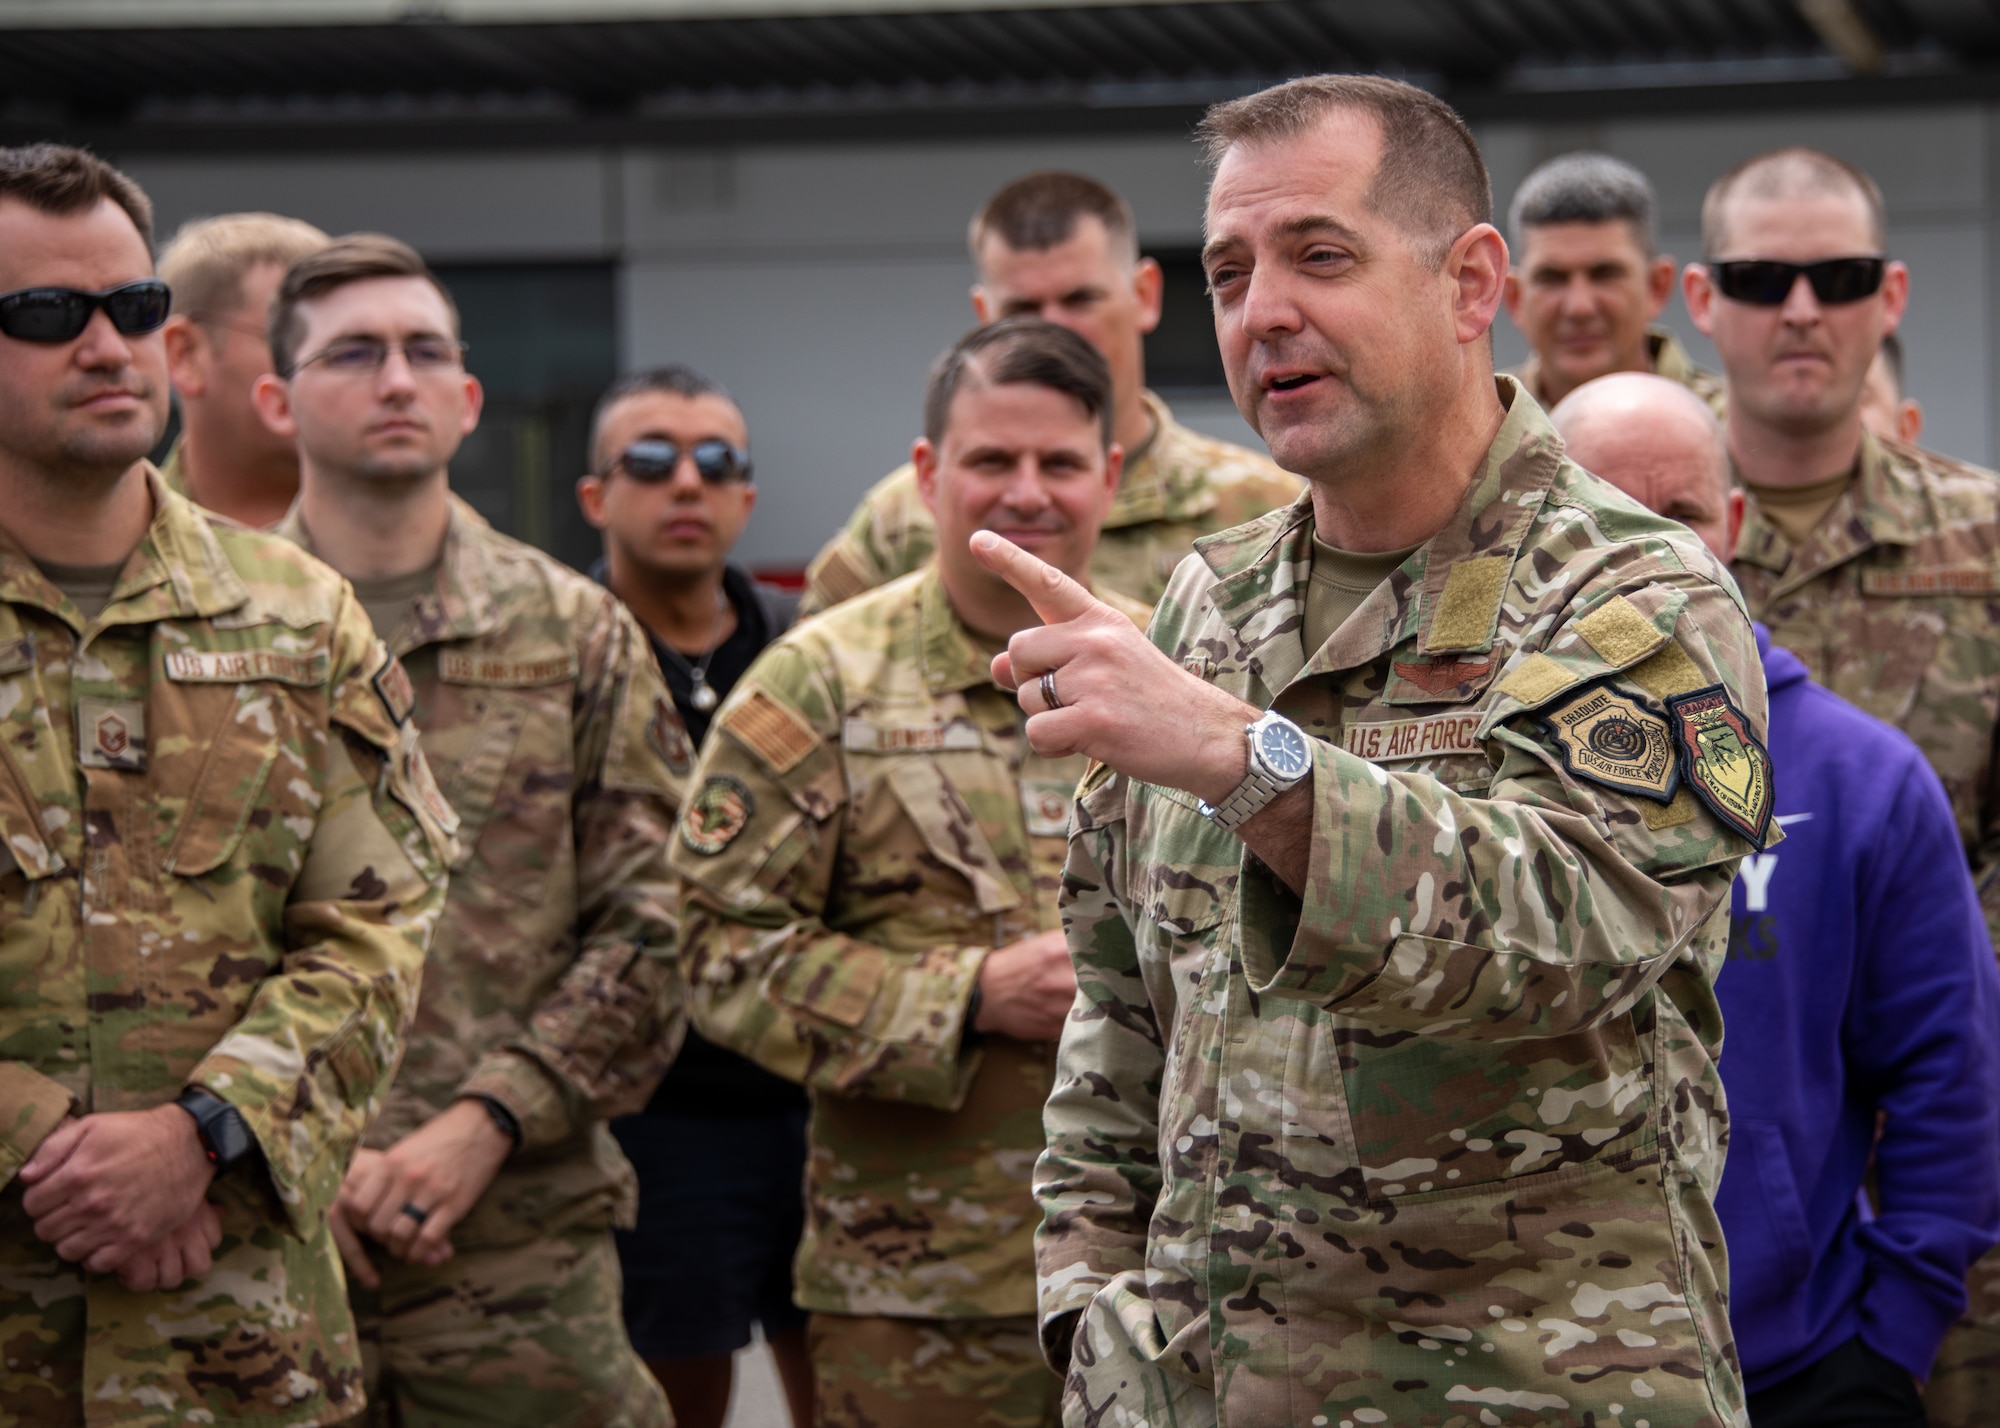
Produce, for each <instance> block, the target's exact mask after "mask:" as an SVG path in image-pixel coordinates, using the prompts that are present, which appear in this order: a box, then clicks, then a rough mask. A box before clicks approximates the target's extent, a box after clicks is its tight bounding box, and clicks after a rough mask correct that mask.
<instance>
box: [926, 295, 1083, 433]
mask: <svg viewBox="0 0 2000 1428" xmlns="http://www.w3.org/2000/svg"><path fill="white" fill-rule="evenodd" d="M1017 383H1025V384H1027V385H1030V386H1036V387H1047V388H1049V389H1050V390H1051V391H1056V392H1061V393H1062V394H1063V395H1064V396H1067V397H1071V398H1073V399H1074V400H1075V401H1076V403H1077V404H1078V405H1079V406H1081V407H1082V408H1083V409H1084V411H1085V413H1086V414H1088V415H1089V416H1090V418H1091V419H1092V420H1094V421H1095V422H1096V423H1097V429H1098V432H1099V434H1100V435H1101V436H1102V437H1103V440H1104V444H1105V446H1107V447H1108V446H1110V445H1111V368H1110V366H1109V364H1107V363H1106V362H1105V360H1104V354H1103V353H1102V352H1099V351H1098V350H1097V349H1096V348H1095V347H1092V346H1091V345H1090V344H1089V343H1088V342H1085V341H1084V340H1083V339H1082V338H1081V337H1078V336H1077V335H1076V334H1075V333H1074V332H1071V331H1070V330H1069V329H1068V328H1066V327H1058V326H1056V325H1055V324H1054V323H1053V322H1044V321H1043V320H1042V319H1041V318H1039V317H1003V318H1001V319H1000V320H999V321H998V322H989V323H988V324H986V326H984V327H975V328H973V329H972V331H970V332H968V333H966V334H965V336H963V337H961V338H959V339H958V341H956V342H954V343H952V345H951V346H950V347H949V348H948V349H946V351H945V353H944V355H943V356H941V357H939V358H938V359H937V361H936V362H935V363H934V364H932V366H931V375H930V381H929V382H928V383H926V384H925V387H924V437H925V439H926V440H928V441H929V442H930V443H931V444H932V445H933V446H935V445H939V444H941V443H942V442H943V441H944V434H945V428H946V427H948V426H949V425H950V424H951V404H952V402H953V401H954V400H956V399H957V397H958V394H959V393H960V392H962V391H964V390H965V389H966V388H968V387H971V386H974V385H977V386H986V387H1005V386H1012V385H1015V384H1017Z"/></svg>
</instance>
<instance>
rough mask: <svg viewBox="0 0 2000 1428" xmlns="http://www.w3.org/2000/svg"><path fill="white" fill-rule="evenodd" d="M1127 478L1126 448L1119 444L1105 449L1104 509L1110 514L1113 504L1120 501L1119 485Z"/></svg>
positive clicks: (1112, 444)
mask: <svg viewBox="0 0 2000 1428" xmlns="http://www.w3.org/2000/svg"><path fill="white" fill-rule="evenodd" d="M1124 477H1125V448H1124V447H1122V446H1120V445H1119V444H1118V443H1117V442H1115V441H1114V442H1112V443H1111V445H1109V446H1107V447H1105V448H1104V486H1105V497H1104V509H1105V512H1106V514H1109V513H1110V510H1111V503H1112V502H1113V501H1115V500H1117V499H1118V483H1119V482H1120V481H1121V480H1123V479H1124Z"/></svg>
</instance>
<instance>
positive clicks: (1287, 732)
mask: <svg viewBox="0 0 2000 1428" xmlns="http://www.w3.org/2000/svg"><path fill="white" fill-rule="evenodd" d="M1257 754H1258V756H1259V757H1260V758H1262V759H1263V760H1264V766H1265V767H1266V768H1268V769H1270V771H1271V772H1272V773H1274V774H1276V775H1277V776H1278V777H1279V778H1282V779H1286V780H1291V779H1300V778H1304V777H1305V776H1306V774H1307V773H1308V772H1309V771H1310V770H1311V768H1312V751H1311V750H1310V749H1308V748H1307V747H1306V736H1305V735H1304V734H1301V733H1300V732H1299V729H1298V726H1297V725H1296V724H1290V723H1285V722H1281V721H1278V720H1273V721H1272V722H1271V723H1269V724H1266V725H1265V726H1264V727H1263V728H1262V729H1260V730H1258V731H1257Z"/></svg>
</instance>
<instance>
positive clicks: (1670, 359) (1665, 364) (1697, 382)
mask: <svg viewBox="0 0 2000 1428" xmlns="http://www.w3.org/2000/svg"><path fill="white" fill-rule="evenodd" d="M1646 363H1647V367H1648V368H1649V369H1650V370H1651V372H1652V374H1653V375H1654V376H1655V377H1665V378H1666V379H1667V380H1668V381H1669V382H1679V383H1680V384H1681V385H1682V386H1683V387H1686V388H1687V389H1688V390H1689V391H1690V392H1693V393H1694V394H1695V395H1696V396H1697V397H1700V398H1701V399H1702V400H1703V401H1704V402H1706V403H1708V409H1709V410H1710V411H1712V412H1714V413H1715V419H1716V420H1717V421H1721V420H1722V419H1723V418H1724V417H1726V416H1727V415H1728V414H1729V387H1728V384H1726V383H1725V382H1724V381H1723V380H1722V378H1721V377H1719V376H1717V375H1716V374H1715V373H1713V372H1711V371H1709V370H1708V369H1707V368H1706V367H1701V366H1697V365H1696V363H1695V360H1694V358H1692V357H1690V356H1688V353H1687V348H1685V347H1683V346H1681V343H1680V339H1679V338H1678V337H1675V336H1674V335H1673V333H1671V332H1669V331H1668V330H1667V329H1666V328H1664V327H1649V328H1647V329H1646ZM1508 375H1509V376H1511V377H1513V378H1514V379H1515V380H1516V381H1518V382H1519V383H1520V384H1521V385H1522V386H1523V387H1526V388H1527V389H1528V395H1529V396H1531V397H1533V398H1534V399H1535V400H1536V401H1538V402H1540V403H1541V404H1542V406H1543V407H1545V408H1548V407H1553V406H1554V405H1555V403H1554V402H1552V401H1550V400H1549V397H1548V392H1547V390H1546V389H1545V388H1544V387H1543V386H1542V361H1541V358H1539V357H1536V356H1533V355H1530V356H1529V358H1528V360H1527V361H1525V362H1523V363H1522V364H1521V365H1520V366H1518V367H1516V368H1514V369H1513V371H1512V372H1510V373H1509V374H1508Z"/></svg>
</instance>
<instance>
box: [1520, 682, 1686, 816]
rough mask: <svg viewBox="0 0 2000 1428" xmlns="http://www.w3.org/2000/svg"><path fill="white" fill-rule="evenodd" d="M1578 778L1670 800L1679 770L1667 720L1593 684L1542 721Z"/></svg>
mask: <svg viewBox="0 0 2000 1428" xmlns="http://www.w3.org/2000/svg"><path fill="white" fill-rule="evenodd" d="M1542 727H1543V728H1545V729H1547V730H1548V731H1549V735H1550V737H1552V738H1553V739H1554V740H1555V741H1556V751H1557V752H1558V753H1559V754H1561V755H1562V761H1563V763H1564V764H1565V765H1567V766H1568V768H1569V771H1570V772H1571V773H1573V774H1575V775H1576V776H1577V777H1578V778H1585V779H1589V780H1590V781H1591V782H1592V783H1600V784H1603V785H1604V786H1605V787H1606V788H1615V789H1617V790H1618V791H1619V792H1621V793H1630V794H1636V795H1637V796H1639V797H1640V798H1650V799H1651V800H1653V802H1655V803H1667V802H1670V801H1672V799H1673V796H1674V787H1675V785H1676V783H1677V782H1678V772H1677V770H1676V768H1675V764H1674V747H1673V739H1672V737H1671V736H1670V734H1669V732H1668V730H1667V723H1666V721H1665V720H1664V719H1662V718H1661V717H1660V716H1659V715H1657V714H1655V713H1653V711H1652V710H1650V709H1648V708H1646V706H1645V705H1643V704H1641V703H1640V702H1639V701H1638V700H1636V699H1634V698H1633V697H1632V696H1631V695H1629V694H1626V693H1624V692H1623V691H1621V690H1618V689H1616V688H1613V687H1612V686H1611V685H1609V684H1594V685H1592V686H1590V687H1589V688H1588V689H1585V690H1583V691H1582V692H1581V693H1579V694H1577V695H1576V697H1575V698H1573V699H1571V700H1570V701H1569V702H1568V703H1566V704H1564V705H1562V706H1561V707H1559V708H1557V709H1555V710H1554V711H1553V712H1551V713H1550V714H1549V715H1548V717H1546V718H1544V719H1543V720H1542Z"/></svg>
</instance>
